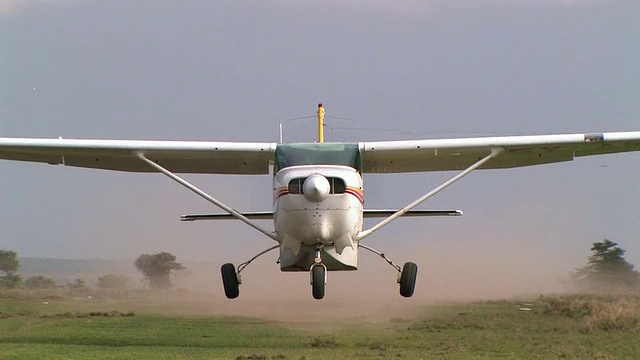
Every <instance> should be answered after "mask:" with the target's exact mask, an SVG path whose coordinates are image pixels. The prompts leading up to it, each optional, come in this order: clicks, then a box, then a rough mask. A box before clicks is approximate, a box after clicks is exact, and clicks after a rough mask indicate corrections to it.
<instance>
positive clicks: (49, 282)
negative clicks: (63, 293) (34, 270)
mask: <svg viewBox="0 0 640 360" xmlns="http://www.w3.org/2000/svg"><path fill="white" fill-rule="evenodd" d="M24 286H25V287H26V288H28V289H51V288H54V287H55V286H56V282H55V281H54V280H53V279H52V278H50V277H48V276H44V275H36V276H31V277H29V278H27V280H25V281H24Z"/></svg>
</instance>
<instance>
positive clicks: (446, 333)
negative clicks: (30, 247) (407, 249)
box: [0, 292, 640, 359]
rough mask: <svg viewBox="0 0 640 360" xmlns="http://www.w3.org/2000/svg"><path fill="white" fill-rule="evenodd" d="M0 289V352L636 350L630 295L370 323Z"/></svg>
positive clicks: (35, 355)
mask: <svg viewBox="0 0 640 360" xmlns="http://www.w3.org/2000/svg"><path fill="white" fill-rule="evenodd" d="M0 295H1V296H0V359H347V358H358V359H425V358H437V359H485V358H486V359H492V358H503V359H513V358H541V359H552V358H568V359H572V358H575V359H623V358H628V359H637V358H640V300H639V298H638V297H637V296H620V297H596V296H584V295H583V296H578V295H574V296H565V297H539V298H537V299H535V300H534V301H532V302H531V303H530V304H524V305H523V304H520V303H519V302H518V301H489V302H474V303H458V304H446V305H430V306H427V307H425V309H424V311H422V312H421V313H422V314H423V315H421V316H420V317H419V318H413V319H411V320H409V319H403V318H391V319H389V320H387V321H383V322H378V323H372V322H371V321H368V320H367V319H360V320H357V319H356V320H353V319H351V320H349V321H334V320H327V321H326V322H317V321H313V322H302V321H295V322H283V321H276V320H264V319H251V318H240V317H220V316H211V315H207V316H202V315H176V314H172V312H171V311H164V310H166V309H163V306H164V307H172V308H174V309H175V308H176V307H182V306H184V307H189V306H191V305H190V302H192V301H194V300H193V299H190V298H189V299H184V300H179V301H173V302H172V303H171V304H164V305H163V304H160V305H158V304H155V305H154V306H150V305H149V304H151V303H152V300H151V298H149V297H147V295H144V294H137V295H136V296H134V297H132V296H123V297H122V298H121V299H116V300H114V299H113V297H104V298H101V297H100V296H94V297H92V299H91V300H90V301H88V300H87V298H86V297H71V296H62V297H60V296H53V297H51V296H49V297H46V295H45V294H42V293H40V294H27V295H25V294H24V293H7V292H5V293H2V294H0ZM43 297H46V298H43ZM523 306H526V307H527V309H530V310H522V309H520V308H522V307H523Z"/></svg>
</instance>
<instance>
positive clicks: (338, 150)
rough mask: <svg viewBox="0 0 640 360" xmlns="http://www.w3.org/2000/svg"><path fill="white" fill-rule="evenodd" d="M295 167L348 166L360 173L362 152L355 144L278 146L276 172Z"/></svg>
mask: <svg viewBox="0 0 640 360" xmlns="http://www.w3.org/2000/svg"><path fill="white" fill-rule="evenodd" d="M295 165H346V166H350V167H352V168H354V169H356V170H357V171H358V172H360V170H361V164H360V150H359V148H358V144H353V143H347V144H345V143H301V144H278V146H277V147H276V164H275V171H274V172H278V171H279V170H280V169H284V168H286V167H289V166H295Z"/></svg>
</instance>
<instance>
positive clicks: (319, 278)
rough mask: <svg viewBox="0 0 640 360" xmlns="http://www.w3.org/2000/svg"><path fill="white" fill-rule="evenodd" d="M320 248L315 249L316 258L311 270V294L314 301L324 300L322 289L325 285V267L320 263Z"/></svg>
mask: <svg viewBox="0 0 640 360" xmlns="http://www.w3.org/2000/svg"><path fill="white" fill-rule="evenodd" d="M321 251H322V247H320V246H319V247H316V257H315V261H314V263H313V265H311V269H310V270H309V273H310V276H311V294H312V295H313V298H314V299H316V300H320V299H322V298H324V287H325V285H326V284H327V266H326V265H325V264H323V263H322V257H321Z"/></svg>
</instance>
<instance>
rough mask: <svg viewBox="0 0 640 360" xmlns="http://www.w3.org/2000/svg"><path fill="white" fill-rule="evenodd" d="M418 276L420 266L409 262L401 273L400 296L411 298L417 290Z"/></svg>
mask: <svg viewBox="0 0 640 360" xmlns="http://www.w3.org/2000/svg"><path fill="white" fill-rule="evenodd" d="M417 275H418V265H416V264H414V263H412V262H408V263H405V264H404V266H403V267H402V272H401V273H400V281H399V282H400V295H402V296H403V297H407V298H408V297H411V295H413V291H414V290H415V288H416V276H417Z"/></svg>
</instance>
